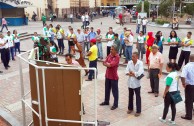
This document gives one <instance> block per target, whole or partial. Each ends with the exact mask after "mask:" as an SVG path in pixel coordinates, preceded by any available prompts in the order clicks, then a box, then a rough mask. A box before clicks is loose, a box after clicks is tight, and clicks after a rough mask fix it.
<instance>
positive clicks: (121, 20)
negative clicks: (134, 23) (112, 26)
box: [119, 13, 124, 26]
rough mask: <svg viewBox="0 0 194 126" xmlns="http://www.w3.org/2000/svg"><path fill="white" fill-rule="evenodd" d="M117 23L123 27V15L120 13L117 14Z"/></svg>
mask: <svg viewBox="0 0 194 126" xmlns="http://www.w3.org/2000/svg"><path fill="white" fill-rule="evenodd" d="M119 22H120V25H122V26H123V25H124V23H123V14H122V13H120V14H119Z"/></svg>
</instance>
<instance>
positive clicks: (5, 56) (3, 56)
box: [1, 49, 10, 68]
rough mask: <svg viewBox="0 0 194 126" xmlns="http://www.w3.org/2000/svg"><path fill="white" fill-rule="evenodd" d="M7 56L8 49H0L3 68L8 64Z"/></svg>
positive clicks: (8, 56) (8, 54)
mask: <svg viewBox="0 0 194 126" xmlns="http://www.w3.org/2000/svg"><path fill="white" fill-rule="evenodd" d="M9 58H10V53H9V49H1V60H2V62H3V65H4V67H5V68H6V67H8V65H9Z"/></svg>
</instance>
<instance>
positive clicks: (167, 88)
mask: <svg viewBox="0 0 194 126" xmlns="http://www.w3.org/2000/svg"><path fill="white" fill-rule="evenodd" d="M169 89H170V87H169V86H166V88H165V90H164V94H163V98H165V97H166V94H167V92H168V91H169Z"/></svg>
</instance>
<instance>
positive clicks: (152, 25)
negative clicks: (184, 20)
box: [148, 24, 194, 29]
mask: <svg viewBox="0 0 194 126" xmlns="http://www.w3.org/2000/svg"><path fill="white" fill-rule="evenodd" d="M148 26H151V27H158V28H170V29H171V27H163V26H162V25H156V24H148ZM179 29H194V26H191V27H181V25H180V26H179Z"/></svg>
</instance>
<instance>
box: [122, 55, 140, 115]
mask: <svg viewBox="0 0 194 126" xmlns="http://www.w3.org/2000/svg"><path fill="white" fill-rule="evenodd" d="M138 59H139V58H138V52H134V53H133V54H132V60H131V61H129V62H128V64H127V68H126V70H125V74H126V75H127V76H129V79H128V82H127V84H128V90H129V102H128V111H127V114H131V113H132V111H133V110H134V107H133V99H134V98H133V95H134V93H135V96H136V113H135V116H136V117H137V116H140V114H141V95H140V94H141V93H140V92H141V84H140V83H141V82H140V80H141V78H140V77H142V76H143V74H144V67H143V62H142V61H140V60H138Z"/></svg>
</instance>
